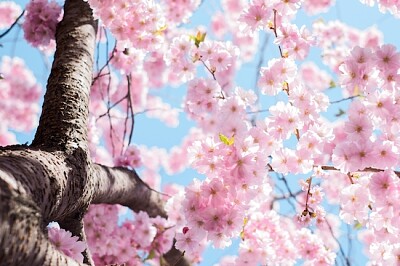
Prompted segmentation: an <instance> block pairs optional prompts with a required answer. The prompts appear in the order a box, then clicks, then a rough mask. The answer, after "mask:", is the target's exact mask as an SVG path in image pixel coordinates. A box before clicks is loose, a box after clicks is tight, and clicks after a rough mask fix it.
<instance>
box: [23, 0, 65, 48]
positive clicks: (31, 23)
mask: <svg viewBox="0 0 400 266" xmlns="http://www.w3.org/2000/svg"><path fill="white" fill-rule="evenodd" d="M62 16H63V13H62V7H61V6H60V5H59V4H58V3H57V2H56V1H54V0H51V1H50V2H48V0H31V1H30V2H29V3H28V4H27V5H26V15H25V21H24V23H23V24H22V28H23V30H24V37H25V39H26V40H27V41H28V42H29V43H30V44H31V45H33V46H34V47H38V48H39V49H41V50H44V51H46V52H50V51H51V50H53V49H54V48H55V41H54V40H55V35H56V26H57V23H58V22H59V21H61V19H62Z"/></svg>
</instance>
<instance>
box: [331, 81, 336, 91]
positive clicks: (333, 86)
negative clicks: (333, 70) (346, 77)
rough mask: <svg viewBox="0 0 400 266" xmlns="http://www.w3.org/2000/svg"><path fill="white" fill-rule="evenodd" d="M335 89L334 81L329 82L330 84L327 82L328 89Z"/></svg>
mask: <svg viewBox="0 0 400 266" xmlns="http://www.w3.org/2000/svg"><path fill="white" fill-rule="evenodd" d="M333 88H336V83H335V81H333V80H331V82H329V89H333Z"/></svg>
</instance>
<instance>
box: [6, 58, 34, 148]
mask: <svg viewBox="0 0 400 266" xmlns="http://www.w3.org/2000/svg"><path fill="white" fill-rule="evenodd" d="M0 73H1V75H2V80H1V81H0V120H1V121H2V122H1V126H0V127H1V128H2V129H5V128H11V129H14V130H18V131H24V130H25V131H27V130H31V129H33V127H34V126H35V125H36V124H37V115H38V113H39V105H38V100H39V97H40V95H41V92H42V89H41V87H40V85H39V84H38V83H37V81H36V79H35V77H34V75H33V73H32V72H31V71H30V70H29V69H27V67H26V65H25V63H24V61H23V60H22V59H21V58H17V57H14V58H10V57H8V56H3V58H2V61H1V65H0ZM2 131H3V130H2ZM7 135H8V134H6V135H3V137H2V138H6V139H9V141H11V140H12V139H13V137H12V136H10V135H9V137H7ZM9 141H6V142H9ZM2 143H3V144H10V142H9V143H4V142H2Z"/></svg>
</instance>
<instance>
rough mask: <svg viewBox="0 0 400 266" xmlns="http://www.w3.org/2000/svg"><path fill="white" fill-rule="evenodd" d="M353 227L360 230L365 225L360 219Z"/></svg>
mask: <svg viewBox="0 0 400 266" xmlns="http://www.w3.org/2000/svg"><path fill="white" fill-rule="evenodd" d="M353 227H354V229H356V230H359V229H361V228H362V227H363V225H362V224H361V223H360V222H359V221H356V222H355V223H354V226H353Z"/></svg>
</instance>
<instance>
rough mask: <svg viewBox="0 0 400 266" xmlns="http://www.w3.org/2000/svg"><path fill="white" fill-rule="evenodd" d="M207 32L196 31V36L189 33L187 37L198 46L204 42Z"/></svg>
mask: <svg viewBox="0 0 400 266" xmlns="http://www.w3.org/2000/svg"><path fill="white" fill-rule="evenodd" d="M206 35H207V33H205V32H201V31H198V32H197V34H196V36H193V35H189V38H190V39H191V40H192V41H194V45H196V47H197V48H198V47H199V46H200V43H202V42H204V40H205V39H206Z"/></svg>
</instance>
